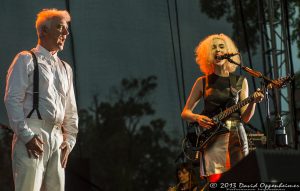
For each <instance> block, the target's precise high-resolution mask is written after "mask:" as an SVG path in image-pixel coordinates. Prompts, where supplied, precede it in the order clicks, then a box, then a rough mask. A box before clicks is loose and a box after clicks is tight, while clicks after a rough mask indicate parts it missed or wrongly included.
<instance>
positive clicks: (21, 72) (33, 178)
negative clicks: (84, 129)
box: [4, 9, 78, 191]
mask: <svg viewBox="0 0 300 191" xmlns="http://www.w3.org/2000/svg"><path fill="white" fill-rule="evenodd" d="M70 20H71V17H70V15H69V13H68V12H67V11H65V10H57V9H44V10H42V11H41V12H39V13H38V15H37V19H36V30H37V35H38V44H37V46H36V47H35V48H33V49H32V50H31V51H23V52H21V53H19V54H18V55H17V56H16V57H15V59H14V60H13V62H12V64H11V66H10V68H9V70H8V73H7V81H6V91H5V97H4V102H5V106H6V109H7V113H8V118H9V122H10V126H11V128H12V129H13V131H14V137H13V142H12V167H13V177H14V183H15V190H16V191H39V190H45V191H63V190H64V185H65V175H64V174H65V172H64V169H65V167H66V164H67V160H68V156H69V153H70V152H71V150H72V148H73V147H74V145H75V142H76V136H77V133H78V114H77V107H76V101H75V94H74V89H73V74H72V69H71V67H70V66H69V65H68V64H67V63H65V62H64V61H61V60H60V59H59V58H58V56H57V53H58V51H62V50H63V48H64V43H65V40H66V38H67V36H68V34H69V32H68V22H70Z"/></svg>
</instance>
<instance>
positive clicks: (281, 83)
mask: <svg viewBox="0 0 300 191" xmlns="http://www.w3.org/2000/svg"><path fill="white" fill-rule="evenodd" d="M293 79H294V77H292V76H291V75H288V76H286V77H282V78H279V79H277V80H272V82H271V83H269V84H268V86H267V88H268V89H271V88H283V87H285V86H286V85H287V84H289V83H291V82H292V80H293Z"/></svg>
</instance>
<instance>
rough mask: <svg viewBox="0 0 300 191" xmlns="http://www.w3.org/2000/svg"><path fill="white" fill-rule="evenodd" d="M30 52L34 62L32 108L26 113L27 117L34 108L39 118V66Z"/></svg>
mask: <svg viewBox="0 0 300 191" xmlns="http://www.w3.org/2000/svg"><path fill="white" fill-rule="evenodd" d="M28 52H30V54H31V55H32V59H33V63H34V71H33V100H32V101H33V104H32V110H31V111H30V113H29V114H28V115H27V118H30V117H31V115H32V113H33V112H34V110H36V113H37V116H38V118H39V119H40V120H41V119H42V117H41V114H40V111H39V66H38V62H37V58H36V56H35V54H34V52H32V51H31V50H29V51H28Z"/></svg>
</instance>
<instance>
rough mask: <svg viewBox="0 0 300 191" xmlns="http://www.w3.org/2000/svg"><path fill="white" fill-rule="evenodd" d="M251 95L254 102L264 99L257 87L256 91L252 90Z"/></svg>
mask: <svg viewBox="0 0 300 191" xmlns="http://www.w3.org/2000/svg"><path fill="white" fill-rule="evenodd" d="M253 97H254V102H255V103H260V102H261V101H262V100H263V99H264V94H263V93H262V91H261V90H260V89H259V88H258V89H257V90H256V92H254V94H253Z"/></svg>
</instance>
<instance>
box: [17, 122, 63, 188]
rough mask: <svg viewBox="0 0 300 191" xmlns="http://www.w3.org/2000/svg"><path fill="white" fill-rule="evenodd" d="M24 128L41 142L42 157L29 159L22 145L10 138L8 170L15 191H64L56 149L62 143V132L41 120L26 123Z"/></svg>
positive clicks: (23, 144) (61, 169)
mask: <svg viewBox="0 0 300 191" xmlns="http://www.w3.org/2000/svg"><path fill="white" fill-rule="evenodd" d="M27 124H28V126H29V127H30V128H31V129H32V131H33V132H34V133H35V134H37V135H39V136H40V137H41V138H42V140H43V142H44V145H43V150H44V152H43V154H42V155H41V156H40V157H39V158H38V159H35V158H29V156H28V153H27V150H26V146H25V143H24V142H22V141H21V140H20V139H18V137H17V136H16V135H15V134H14V137H13V142H12V167H13V178H14V184H15V191H64V187H65V171H64V168H62V166H61V162H60V156H61V149H60V148H59V147H60V145H61V143H62V142H63V134H62V129H61V127H59V126H56V125H50V124H47V123H46V122H45V121H44V120H39V119H27Z"/></svg>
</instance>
